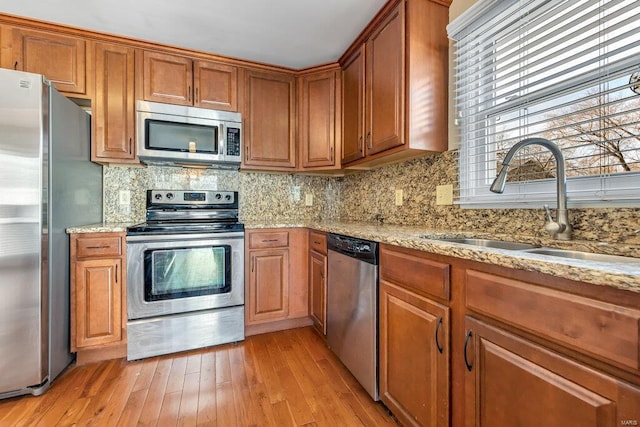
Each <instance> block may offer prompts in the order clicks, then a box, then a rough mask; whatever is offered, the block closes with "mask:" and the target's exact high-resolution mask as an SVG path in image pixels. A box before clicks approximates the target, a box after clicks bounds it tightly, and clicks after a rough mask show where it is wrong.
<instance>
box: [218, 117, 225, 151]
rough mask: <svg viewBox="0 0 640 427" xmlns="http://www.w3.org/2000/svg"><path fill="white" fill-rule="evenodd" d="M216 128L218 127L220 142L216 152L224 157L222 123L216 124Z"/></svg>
mask: <svg viewBox="0 0 640 427" xmlns="http://www.w3.org/2000/svg"><path fill="white" fill-rule="evenodd" d="M218 129H220V142H219V143H218V152H219V155H220V156H221V157H222V158H224V157H226V156H225V152H224V124H223V123H220V126H218Z"/></svg>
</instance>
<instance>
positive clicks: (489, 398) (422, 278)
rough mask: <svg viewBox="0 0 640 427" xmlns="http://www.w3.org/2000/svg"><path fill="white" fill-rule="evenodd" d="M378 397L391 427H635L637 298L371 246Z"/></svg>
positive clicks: (639, 416)
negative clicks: (392, 420)
mask: <svg viewBox="0 0 640 427" xmlns="http://www.w3.org/2000/svg"><path fill="white" fill-rule="evenodd" d="M380 397H381V399H382V401H383V402H384V404H385V405H386V406H387V407H388V408H389V409H390V410H391V411H392V412H393V413H394V415H395V416H396V417H397V418H398V420H399V421H400V423H401V424H402V425H412V426H418V425H420V426H450V425H451V426H454V427H458V426H460V427H461V426H466V427H472V426H473V427H502V426H524V427H529V426H530V427H534V426H535V427H537V426H545V427H546V426H551V427H554V426H558V427H559V426H566V425H579V426H581V427H582V426H584V427H587V426H589V427H600V426H612V427H613V426H620V425H640V294H638V293H635V292H629V291H624V290H619V289H614V288H609V287H602V286H595V285H590V284H587V283H581V282H577V281H572V280H568V279H562V278H558V277H553V276H549V275H545V274H541V273H533V272H527V271H522V270H517V269H512V268H507V267H501V266H496V265H491V264H484V263H478V262H473V261H468V260H463V259H459V258H453V257H447V256H442V255H437V254H431V253H428V252H424V251H418V250H413V249H406V248H400V247H395V246H390V245H385V244H382V245H381V246H380Z"/></svg>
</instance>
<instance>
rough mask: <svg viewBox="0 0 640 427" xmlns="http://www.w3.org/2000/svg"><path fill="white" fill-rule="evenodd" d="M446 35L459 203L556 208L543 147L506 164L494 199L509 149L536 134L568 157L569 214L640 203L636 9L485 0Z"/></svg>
mask: <svg viewBox="0 0 640 427" xmlns="http://www.w3.org/2000/svg"><path fill="white" fill-rule="evenodd" d="M448 30H449V36H450V38H452V39H453V40H454V41H455V106H456V115H457V120H456V123H457V125H458V130H459V134H460V138H461V140H460V149H459V172H460V176H459V179H460V189H459V195H458V203H460V204H461V205H462V206H467V207H489V206H490V207H496V206H503V207H508V206H525V207H526V206H530V207H534V206H541V205H542V204H544V203H549V204H553V203H554V202H555V179H554V177H555V173H556V171H555V164H554V160H553V157H552V155H551V153H549V152H548V151H546V150H545V149H543V148H541V147H539V146H530V147H527V148H526V149H524V150H522V151H521V152H520V153H519V155H517V156H516V158H515V159H514V161H512V162H511V164H510V169H509V173H508V179H507V181H508V183H507V187H506V189H505V192H504V194H494V193H491V192H489V185H490V184H491V182H492V181H493V179H494V178H495V176H496V174H497V172H498V171H499V170H500V167H501V161H502V159H503V158H504V156H505V154H506V153H507V151H508V150H509V148H510V147H511V146H513V145H514V144H515V143H517V142H519V141H521V140H523V139H525V138H530V137H540V138H546V139H549V140H551V141H553V142H555V143H556V144H557V145H558V146H559V147H560V148H561V149H562V151H563V154H564V156H565V159H566V166H567V175H568V178H569V179H568V183H567V188H568V193H569V204H570V205H572V206H604V205H611V204H619V205H630V206H638V205H640V1H637V0H571V1H569V0H565V1H563V0H488V1H486V0H479V1H478V3H476V4H475V5H474V6H472V7H471V8H470V9H469V10H468V11H467V12H465V13H464V14H463V15H461V16H460V17H459V18H458V19H456V20H455V21H454V22H452V23H451V24H450V25H449V27H448Z"/></svg>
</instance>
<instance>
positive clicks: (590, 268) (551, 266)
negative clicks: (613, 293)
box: [245, 222, 640, 293]
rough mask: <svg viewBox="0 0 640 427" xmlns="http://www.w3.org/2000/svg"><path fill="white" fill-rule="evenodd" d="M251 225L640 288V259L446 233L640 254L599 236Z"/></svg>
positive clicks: (248, 224) (344, 225)
mask: <svg viewBox="0 0 640 427" xmlns="http://www.w3.org/2000/svg"><path fill="white" fill-rule="evenodd" d="M245 227H246V228H247V229H252V228H280V227H308V228H313V229H316V230H321V231H325V232H328V233H337V234H344V235H347V236H352V237H359V238H362V239H368V240H373V241H377V242H381V243H388V244H392V245H397V246H402V247H405V248H412V249H418V250H423V251H427V252H431V253H436V254H440V255H445V256H452V257H457V258H463V259H467V260H471V261H479V262H483V263H488V264H495V265H500V266H503V267H509V268H517V269H520V270H527V271H534V272H539V273H544V274H549V275H552V276H557V277H563V278H567V279H571V280H576V281H581V282H587V283H592V284H595V285H601V286H612V287H615V288H618V289H624V290H629V291H633V292H638V293H640V263H636V264H620V263H609V262H594V261H585V260H579V259H569V258H560V257H553V256H548V255H539V254H532V253H528V252H522V251H513V250H506V249H496V248H488V247H478V246H471V245H464V244H460V243H451V242H444V241H440V240H434V239H441V238H460V237H471V238H480V239H496V240H505V241H517V242H522V243H530V244H533V245H536V246H544V247H555V248H559V249H574V250H581V251H585V252H597V253H605V254H610V255H626V256H635V257H640V247H628V246H616V245H602V244H600V243H598V242H587V241H569V242H558V241H554V240H552V239H545V240H541V239H534V238H522V239H520V238H518V239H514V238H513V236H507V235H505V236H496V235H491V236H489V235H486V234H483V233H470V232H468V233H464V232H459V231H455V232H454V231H446V230H429V229H425V228H424V227H412V226H398V225H386V224H385V225H374V224H362V223H340V222H335V223H332V222H317V223H285V222H283V223H275V224H274V223H272V224H265V223H251V222H246V223H245Z"/></svg>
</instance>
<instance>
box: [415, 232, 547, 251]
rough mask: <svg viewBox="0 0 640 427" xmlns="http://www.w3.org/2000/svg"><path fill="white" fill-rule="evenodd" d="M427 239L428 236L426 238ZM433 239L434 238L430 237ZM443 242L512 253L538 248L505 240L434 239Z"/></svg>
mask: <svg viewBox="0 0 640 427" xmlns="http://www.w3.org/2000/svg"><path fill="white" fill-rule="evenodd" d="M424 237H427V236H424ZM430 238H432V237H430ZM434 240H440V241H442V242H450V243H462V244H463V245H472V246H482V247H485V248H496V249H507V250H512V251H521V250H524V249H533V248H536V246H535V245H529V244H527V243H516V242H506V241H504V240H491V239H466V238H462V239H434Z"/></svg>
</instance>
